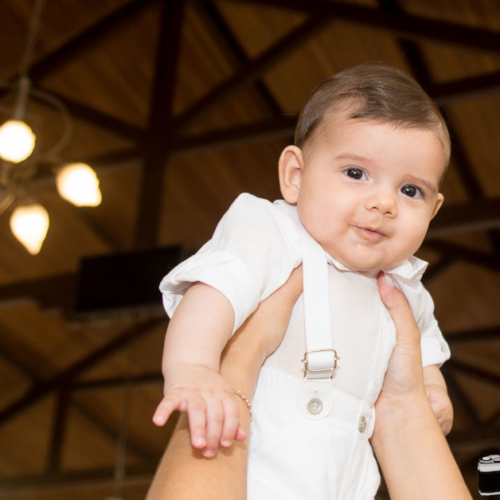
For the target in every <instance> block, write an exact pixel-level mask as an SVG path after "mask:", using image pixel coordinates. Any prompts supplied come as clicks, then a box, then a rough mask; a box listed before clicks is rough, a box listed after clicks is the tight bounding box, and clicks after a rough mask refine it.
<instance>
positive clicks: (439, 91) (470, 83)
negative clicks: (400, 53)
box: [426, 71, 500, 104]
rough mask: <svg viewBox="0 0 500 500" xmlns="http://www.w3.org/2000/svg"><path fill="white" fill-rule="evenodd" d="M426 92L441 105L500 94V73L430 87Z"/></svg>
mask: <svg viewBox="0 0 500 500" xmlns="http://www.w3.org/2000/svg"><path fill="white" fill-rule="evenodd" d="M426 91H427V93H428V94H429V95H430V96H431V97H432V99H434V100H435V101H437V102H438V103H439V104H450V103H453V102H456V101H461V100H464V99H474V98H477V97H482V96H484V95H488V94H492V93H496V92H500V71H495V72H493V73H488V74H485V75H479V76H472V77H469V78H463V79H460V80H454V81H451V82H445V83H439V84H434V85H430V86H427V87H426Z"/></svg>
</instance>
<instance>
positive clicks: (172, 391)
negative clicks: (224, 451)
mask: <svg viewBox="0 0 500 500" xmlns="http://www.w3.org/2000/svg"><path fill="white" fill-rule="evenodd" d="M164 375H165V389H164V396H163V399H162V400H161V401H160V404H159V405H158V407H157V408H156V411H155V413H154V415H153V422H154V423H155V424H156V425H158V426H162V425H164V424H165V422H166V421H167V420H168V419H169V417H170V415H171V414H172V412H173V411H175V410H179V411H185V412H187V414H188V419H189V431H190V432H191V444H192V446H193V447H194V448H198V449H201V450H203V455H204V456H205V457H207V458H208V457H213V456H214V455H215V454H216V453H217V447H218V444H219V442H220V444H221V445H222V446H224V447H228V446H231V444H233V441H234V440H236V441H243V440H245V439H246V438H247V435H246V433H245V431H244V430H243V429H242V428H241V427H240V426H239V416H240V414H239V407H238V403H237V402H236V399H235V395H234V393H233V390H232V389H231V387H230V386H229V384H228V383H227V382H226V380H225V379H224V378H223V377H221V375H219V374H218V373H217V372H215V371H213V370H211V369H210V368H208V367H206V366H203V365H198V364H188V363H184V364H177V365H174V366H170V367H169V368H168V370H167V371H166V372H165V373H164Z"/></svg>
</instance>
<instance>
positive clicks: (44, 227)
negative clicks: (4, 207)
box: [10, 203, 49, 255]
mask: <svg viewBox="0 0 500 500" xmlns="http://www.w3.org/2000/svg"><path fill="white" fill-rule="evenodd" d="M10 228H11V230H12V233H13V234H14V236H15V237H16V238H17V239H18V240H19V241H20V243H21V244H22V245H23V246H24V247H25V248H26V250H28V252H29V253H30V254H32V255H36V254H37V253H39V252H40V249H41V248H42V244H43V241H44V240H45V236H46V235H47V231H48V229H49V214H48V213H47V210H45V208H43V207H42V205H40V204H38V203H37V204H34V205H28V206H24V207H17V208H16V209H15V210H14V212H12V216H11V217H10Z"/></svg>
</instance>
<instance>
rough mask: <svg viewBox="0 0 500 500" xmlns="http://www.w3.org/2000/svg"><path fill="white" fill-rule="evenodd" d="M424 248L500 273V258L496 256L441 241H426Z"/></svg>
mask: <svg viewBox="0 0 500 500" xmlns="http://www.w3.org/2000/svg"><path fill="white" fill-rule="evenodd" d="M424 246H425V247H426V248H429V249H431V250H435V251H437V252H440V253H441V254H442V255H446V257H449V258H452V259H458V260H464V261H466V262H469V263H471V264H475V265H477V266H481V267H485V268H486V269H488V270H489V271H495V272H499V271H500V256H498V255H496V254H492V253H486V252H481V251H479V250H472V249H470V248H466V247H463V246H460V245H456V244H455V243H449V242H447V241H441V240H432V241H424Z"/></svg>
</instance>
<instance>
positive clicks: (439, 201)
mask: <svg viewBox="0 0 500 500" xmlns="http://www.w3.org/2000/svg"><path fill="white" fill-rule="evenodd" d="M443 201H444V196H443V195H442V194H441V193H438V195H437V199H436V204H435V205H434V210H433V211H432V216H431V220H432V219H434V217H435V215H436V214H437V213H438V212H439V209H440V208H441V205H442V204H443Z"/></svg>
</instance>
